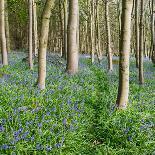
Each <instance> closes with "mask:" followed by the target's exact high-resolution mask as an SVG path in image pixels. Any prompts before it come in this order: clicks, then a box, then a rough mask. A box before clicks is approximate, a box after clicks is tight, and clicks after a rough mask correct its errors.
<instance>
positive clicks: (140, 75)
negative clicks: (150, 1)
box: [139, 0, 144, 84]
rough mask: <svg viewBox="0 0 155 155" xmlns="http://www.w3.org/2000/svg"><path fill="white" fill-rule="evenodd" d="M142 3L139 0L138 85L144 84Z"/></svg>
mask: <svg viewBox="0 0 155 155" xmlns="http://www.w3.org/2000/svg"><path fill="white" fill-rule="evenodd" d="M143 11H144V1H143V0H141V14H140V33H139V35H140V36H139V83H140V84H144V73H143V72H144V71H143V55H144V54H143V18H144V12H143Z"/></svg>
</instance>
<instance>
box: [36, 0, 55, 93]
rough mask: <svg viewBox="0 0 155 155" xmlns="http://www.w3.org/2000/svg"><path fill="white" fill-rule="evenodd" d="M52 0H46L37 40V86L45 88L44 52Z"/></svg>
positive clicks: (45, 50)
mask: <svg viewBox="0 0 155 155" xmlns="http://www.w3.org/2000/svg"><path fill="white" fill-rule="evenodd" d="M54 2H55V1H54V0H46V2H45V6H44V10H43V13H42V21H41V31H40V41H39V59H38V61H39V64H38V87H39V89H41V90H43V89H45V79H46V52H47V43H48V33H49V23H50V16H51V9H52V7H53V6H54Z"/></svg>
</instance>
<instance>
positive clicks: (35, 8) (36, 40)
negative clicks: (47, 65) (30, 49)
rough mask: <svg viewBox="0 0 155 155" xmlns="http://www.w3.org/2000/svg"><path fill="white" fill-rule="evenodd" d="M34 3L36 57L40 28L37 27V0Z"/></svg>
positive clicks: (33, 0)
mask: <svg viewBox="0 0 155 155" xmlns="http://www.w3.org/2000/svg"><path fill="white" fill-rule="evenodd" d="M32 3H33V32H34V55H35V56H36V55H38V26H37V23H38V22H37V6H36V0H32Z"/></svg>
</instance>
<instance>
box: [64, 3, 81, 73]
mask: <svg viewBox="0 0 155 155" xmlns="http://www.w3.org/2000/svg"><path fill="white" fill-rule="evenodd" d="M78 15H79V13H78V0H69V20H68V40H67V49H68V50H67V52H68V53H67V70H66V71H67V72H68V73H69V74H75V73H77V72H78V60H79V55H78V54H79V53H78V48H79V45H78V44H79V41H78V39H79V37H78V26H79V24H78V19H79V17H78Z"/></svg>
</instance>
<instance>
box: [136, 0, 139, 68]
mask: <svg viewBox="0 0 155 155" xmlns="http://www.w3.org/2000/svg"><path fill="white" fill-rule="evenodd" d="M138 8H139V0H135V41H136V42H135V44H136V53H135V54H136V67H137V68H138V67H139V18H138V17H139V12H138Z"/></svg>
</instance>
